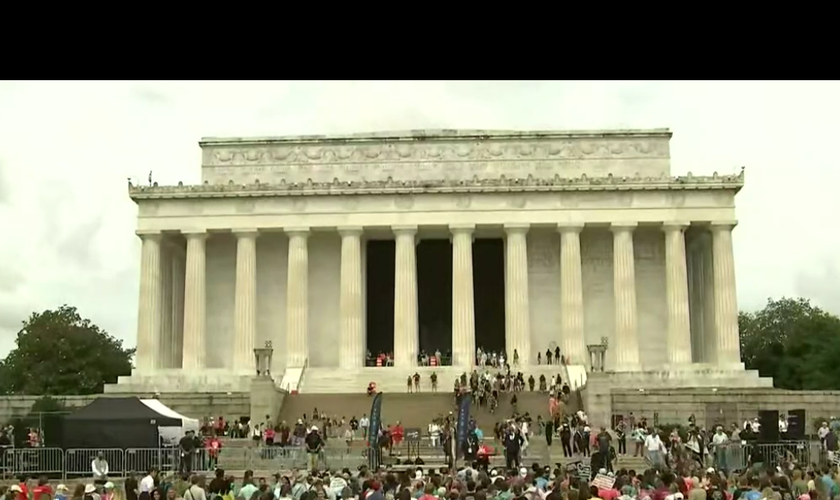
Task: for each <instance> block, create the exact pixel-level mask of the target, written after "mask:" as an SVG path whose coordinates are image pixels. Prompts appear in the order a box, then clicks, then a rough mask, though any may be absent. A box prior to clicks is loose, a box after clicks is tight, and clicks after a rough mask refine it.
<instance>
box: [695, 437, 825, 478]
mask: <svg viewBox="0 0 840 500" xmlns="http://www.w3.org/2000/svg"><path fill="white" fill-rule="evenodd" d="M811 448H813V447H812V446H811V445H810V443H807V442H805V441H786V442H782V443H747V444H744V443H727V444H725V445H719V446H717V447H713V448H712V450H711V451H710V454H711V457H712V462H713V465H714V467H716V468H719V469H725V470H730V471H731V470H745V469H747V468H748V467H750V466H751V465H752V464H756V463H767V464H772V465H780V464H782V463H784V462H796V463H798V464H801V465H807V464H809V463H811V462H812V461H818V460H819V459H820V457H819V455H816V456H814V455H813V452H812V449H811Z"/></svg>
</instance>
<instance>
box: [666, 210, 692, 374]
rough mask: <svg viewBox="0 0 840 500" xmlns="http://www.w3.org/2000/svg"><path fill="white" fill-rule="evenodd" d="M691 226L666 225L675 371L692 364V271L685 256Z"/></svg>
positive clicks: (670, 348)
mask: <svg viewBox="0 0 840 500" xmlns="http://www.w3.org/2000/svg"><path fill="white" fill-rule="evenodd" d="M687 227H688V224H687V223H666V224H664V225H663V226H662V229H663V230H664V231H665V288H666V295H667V300H668V363H669V364H670V365H672V369H679V368H680V367H685V365H687V364H690V363H691V360H692V356H691V319H690V313H689V305H688V270H687V268H686V255H685V230H686V228H687Z"/></svg>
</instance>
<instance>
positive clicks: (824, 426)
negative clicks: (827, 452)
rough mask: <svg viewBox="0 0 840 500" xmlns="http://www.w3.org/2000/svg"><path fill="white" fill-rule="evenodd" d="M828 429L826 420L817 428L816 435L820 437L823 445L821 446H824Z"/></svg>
mask: <svg viewBox="0 0 840 500" xmlns="http://www.w3.org/2000/svg"><path fill="white" fill-rule="evenodd" d="M829 431H830V429H829V427H828V422H823V423H822V425H821V426H820V428H819V429H818V430H817V436H818V437H819V438H820V443H821V444H822V445H823V448H825V437H826V436H828V433H829Z"/></svg>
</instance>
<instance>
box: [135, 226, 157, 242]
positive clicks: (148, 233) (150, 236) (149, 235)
mask: <svg viewBox="0 0 840 500" xmlns="http://www.w3.org/2000/svg"><path fill="white" fill-rule="evenodd" d="M134 234H136V235H137V236H139V237H140V239H141V240H153V241H161V240H162V239H163V233H162V232H161V231H153V230H148V229H143V230H138V231H135V232H134Z"/></svg>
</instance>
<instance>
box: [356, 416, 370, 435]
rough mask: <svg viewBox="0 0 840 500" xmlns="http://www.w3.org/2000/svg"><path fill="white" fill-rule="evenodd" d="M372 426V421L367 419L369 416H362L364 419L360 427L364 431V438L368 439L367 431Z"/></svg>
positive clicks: (361, 419) (360, 422) (360, 420)
mask: <svg viewBox="0 0 840 500" xmlns="http://www.w3.org/2000/svg"><path fill="white" fill-rule="evenodd" d="M369 425H370V419H368V418H367V415H366V414H365V415H362V418H360V419H359V427H360V428H361V429H362V437H363V438H366V437H367V430H368V426H369Z"/></svg>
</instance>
